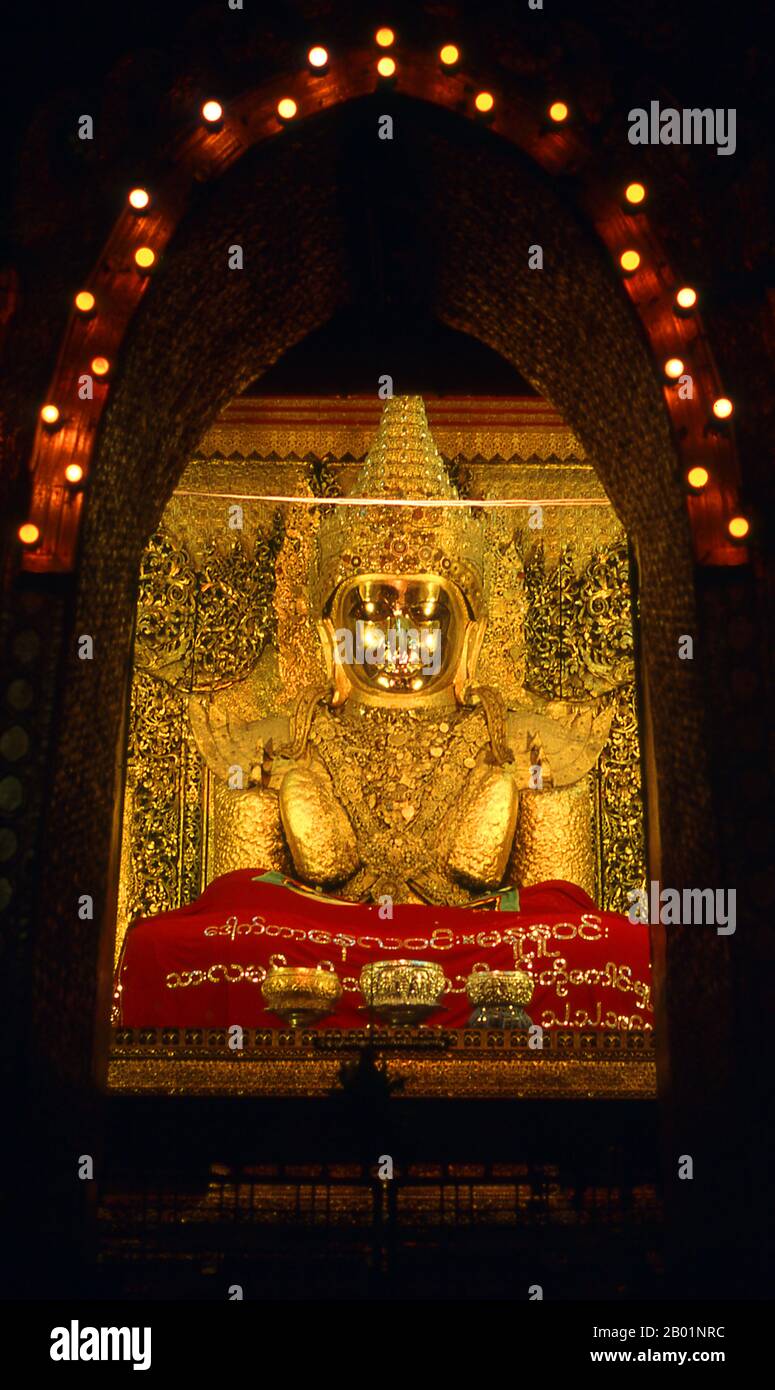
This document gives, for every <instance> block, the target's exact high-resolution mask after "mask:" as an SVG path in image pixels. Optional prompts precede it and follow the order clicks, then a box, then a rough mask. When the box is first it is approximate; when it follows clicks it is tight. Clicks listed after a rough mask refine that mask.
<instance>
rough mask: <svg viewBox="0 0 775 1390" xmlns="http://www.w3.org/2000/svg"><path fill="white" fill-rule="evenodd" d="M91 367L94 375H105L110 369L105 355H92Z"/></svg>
mask: <svg viewBox="0 0 775 1390" xmlns="http://www.w3.org/2000/svg"><path fill="white" fill-rule="evenodd" d="M91 369H92V371H93V373H94V375H95V376H107V374H108V372H109V371H110V363H109V361H108V359H107V357H93V358H92V364H91Z"/></svg>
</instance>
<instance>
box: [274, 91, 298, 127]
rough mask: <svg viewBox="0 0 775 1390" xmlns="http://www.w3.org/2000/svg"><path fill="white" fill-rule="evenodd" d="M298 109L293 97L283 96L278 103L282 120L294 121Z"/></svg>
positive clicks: (278, 111) (278, 112) (278, 110)
mask: <svg viewBox="0 0 775 1390" xmlns="http://www.w3.org/2000/svg"><path fill="white" fill-rule="evenodd" d="M298 109H299V108H298V106H297V105H296V102H295V101H294V100H293V97H281V99H280V101H278V103H277V114H278V116H279V117H280V120H281V121H292V120H293V118H294V116H295V115H296V112H297V111H298Z"/></svg>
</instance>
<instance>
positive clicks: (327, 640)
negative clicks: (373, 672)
mask: <svg viewBox="0 0 775 1390" xmlns="http://www.w3.org/2000/svg"><path fill="white" fill-rule="evenodd" d="M316 627H317V630H318V636H319V637H320V642H321V646H322V648H323V657H324V659H325V663H326V675H327V676H328V679H329V681H330V682H331V685H332V686H333V691H334V696H333V700H332V702H331V703H332V704H334V705H343V704H344V702H345V700H346V699H347V697H348V695H349V694H350V692H351V690H352V682H351V680H350V677H349V676H348V674H347V665H346V663H345V662H343V661H341V660H339V661H337V650H338V647H337V635H336V628H335V627H334V624H333V623H332V621H331V619H330V618H322V619H321V620H320V622H318V623H316Z"/></svg>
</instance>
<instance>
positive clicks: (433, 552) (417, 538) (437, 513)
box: [310, 396, 484, 617]
mask: <svg viewBox="0 0 775 1390" xmlns="http://www.w3.org/2000/svg"><path fill="white" fill-rule="evenodd" d="M354 495H355V496H356V497H364V498H374V499H379V498H385V499H388V498H390V499H393V500H401V499H407V500H408V501H414V500H417V501H418V502H420V503H422V502H423V501H445V500H446V501H449V502H459V500H460V498H459V494H458V491H457V489H456V488H455V486H454V484H453V483H452V480H451V479H450V477H449V474H448V472H447V469H446V465H445V463H444V460H443V459H442V457H441V454H440V453H439V451H438V449H437V448H436V445H435V443H434V441H433V436H432V435H431V432H430V428H429V426H428V420H427V417H426V414H425V406H424V404H423V400H422V397H421V396H394V397H393V399H392V400H389V401H387V403H386V405H385V409H384V411H383V414H382V420H381V421H380V426H379V430H378V431H377V435H376V438H375V440H374V443H373V444H372V446H371V448H370V450H369V452H368V455H367V457H366V460H365V462H364V464H363V467H362V468H361V470H360V472H359V474H358V478H357V481H356V484H355V490H354ZM358 574H436V575H440V576H441V577H443V578H445V579H450V580H452V581H453V582H454V583H455V584H457V586H458V588H459V589H460V590H461V591H462V593H463V594H464V596H465V598H466V599H467V600H468V604H469V607H470V609H471V612H472V613H473V614H474V616H478V614H479V612H480V610H481V607H482V599H483V583H484V536H483V528H482V523H481V521H480V520H478V519H476V518H474V517H473V516H472V514H471V511H470V509H469V508H468V507H461V506H451V507H423V506H422V505H419V506H416V507H410V506H404V507H395V506H382V507H380V506H374V505H370V506H364V507H357V506H344V507H343V506H335V507H333V508H332V510H331V513H330V514H329V515H327V516H323V518H322V519H321V522H320V527H319V530H318V537H317V546H316V551H315V556H314V559H313V565H312V576H311V585H310V590H311V598H312V604H313V609H314V612H315V616H316V617H320V616H321V615H322V613H323V612H324V610H325V607H326V604H327V603H328V600H329V599H330V598H331V596H332V595H333V594H334V593H335V591H336V590H337V589H338V587H339V585H340V584H342V583H344V581H345V580H347V579H353V578H354V577H355V576H356V575H358Z"/></svg>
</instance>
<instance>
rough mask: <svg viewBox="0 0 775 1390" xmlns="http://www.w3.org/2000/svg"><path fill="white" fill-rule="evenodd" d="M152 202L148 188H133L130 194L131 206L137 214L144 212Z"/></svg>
mask: <svg viewBox="0 0 775 1390" xmlns="http://www.w3.org/2000/svg"><path fill="white" fill-rule="evenodd" d="M150 201H151V195H150V193H149V192H148V190H147V189H146V188H133V189H132V191H131V193H130V194H129V206H130V208H134V210H135V212H143V211H144V210H145V209H146V208H147V207H148V204H149V203H150Z"/></svg>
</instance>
